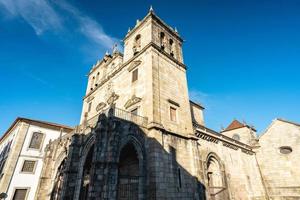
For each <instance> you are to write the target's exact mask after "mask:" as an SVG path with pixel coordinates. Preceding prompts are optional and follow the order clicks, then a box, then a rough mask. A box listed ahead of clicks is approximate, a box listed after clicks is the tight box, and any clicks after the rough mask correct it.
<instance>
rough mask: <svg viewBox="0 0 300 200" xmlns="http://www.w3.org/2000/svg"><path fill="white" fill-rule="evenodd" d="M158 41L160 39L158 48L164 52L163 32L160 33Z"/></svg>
mask: <svg viewBox="0 0 300 200" xmlns="http://www.w3.org/2000/svg"><path fill="white" fill-rule="evenodd" d="M159 39H160V47H161V49H162V50H164V49H165V33H164V32H160V35H159Z"/></svg>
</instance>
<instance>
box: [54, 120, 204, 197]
mask: <svg viewBox="0 0 300 200" xmlns="http://www.w3.org/2000/svg"><path fill="white" fill-rule="evenodd" d="M145 131H147V129H145V130H144V129H143V128H141V127H139V126H137V125H136V124H134V123H132V122H129V121H126V120H123V119H119V118H116V117H107V116H106V115H104V114H102V115H100V116H99V120H98V123H97V126H96V127H95V128H94V129H93V130H92V132H91V133H89V134H87V135H83V134H75V135H74V136H73V137H72V142H71V145H70V146H69V150H68V157H67V158H66V161H65V162H64V163H63V164H64V165H63V166H62V165H61V166H60V170H58V172H57V173H59V174H56V179H55V184H54V188H53V189H52V194H51V199H53V200H54V199H76V200H77V199H78V200H79V199H82V200H83V199H118V200H129V199H130V200H133V199H179V198H180V199H197V200H205V199H207V198H206V188H205V186H204V184H202V183H201V182H200V181H199V179H198V178H197V177H194V176H193V175H191V174H190V173H189V172H188V171H187V170H186V169H185V168H184V167H183V166H181V165H180V164H179V163H178V162H177V154H178V149H176V148H175V147H173V146H171V145H168V146H163V145H164V143H162V144H161V143H159V142H158V141H157V140H156V139H155V138H151V137H147V134H146V133H145ZM159 133H160V132H159V131H158V132H157V134H159ZM160 134H161V133H160ZM181 151H182V150H181ZM187 151H188V150H187ZM62 172H63V173H62Z"/></svg>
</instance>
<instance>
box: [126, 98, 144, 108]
mask: <svg viewBox="0 0 300 200" xmlns="http://www.w3.org/2000/svg"><path fill="white" fill-rule="evenodd" d="M141 100H142V98H140V97H136V96H135V95H132V97H131V98H130V99H129V100H128V101H127V102H126V103H125V105H124V107H125V108H126V109H127V108H129V107H130V106H132V105H134V104H136V103H138V102H141Z"/></svg>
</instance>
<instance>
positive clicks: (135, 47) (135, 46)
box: [133, 34, 141, 55]
mask: <svg viewBox="0 0 300 200" xmlns="http://www.w3.org/2000/svg"><path fill="white" fill-rule="evenodd" d="M140 48H141V35H140V34H138V35H137V36H136V37H135V39H134V44H133V55H136V54H137V53H139V51H140Z"/></svg>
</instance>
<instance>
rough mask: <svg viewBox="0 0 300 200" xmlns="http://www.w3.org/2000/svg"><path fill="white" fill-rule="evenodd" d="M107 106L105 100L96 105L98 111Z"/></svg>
mask: <svg viewBox="0 0 300 200" xmlns="http://www.w3.org/2000/svg"><path fill="white" fill-rule="evenodd" d="M105 106H106V103H104V102H101V103H99V104H98V105H97V107H96V111H101V110H103V109H104V108H105Z"/></svg>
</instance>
